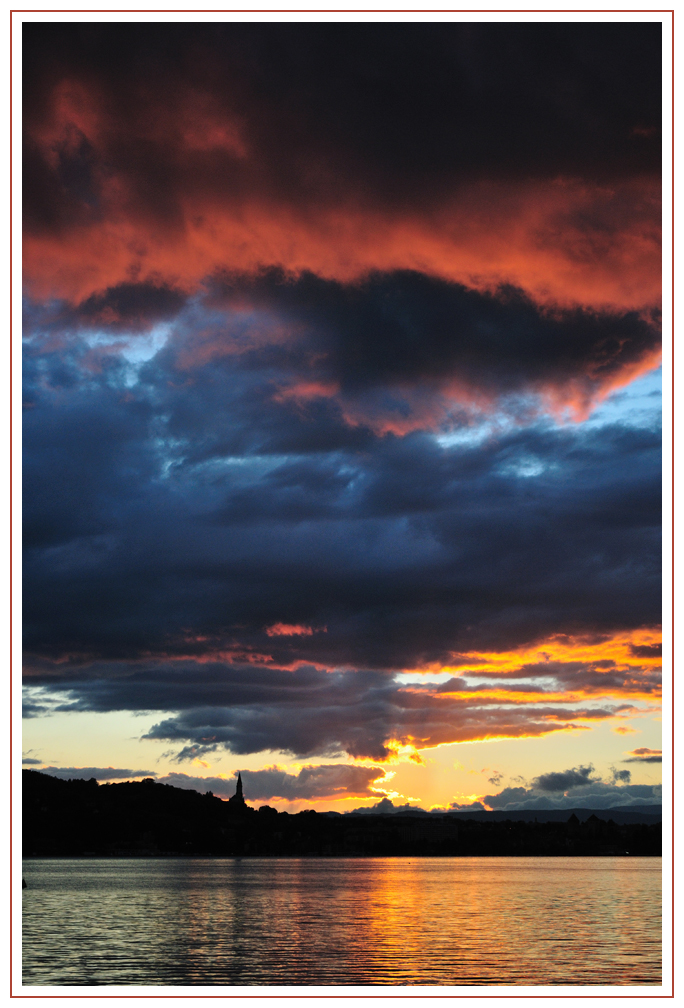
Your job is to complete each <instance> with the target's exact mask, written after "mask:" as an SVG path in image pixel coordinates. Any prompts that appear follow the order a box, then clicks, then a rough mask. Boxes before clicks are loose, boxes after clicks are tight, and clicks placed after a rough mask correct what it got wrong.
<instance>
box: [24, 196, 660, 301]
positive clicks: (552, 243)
mask: <svg viewBox="0 0 684 1008" xmlns="http://www.w3.org/2000/svg"><path fill="white" fill-rule="evenodd" d="M625 185H626V191H625V189H624V188H623V189H622V190H621V189H620V187H619V186H618V187H615V188H611V189H607V188H601V187H598V186H595V185H588V184H586V183H583V182H582V181H580V180H574V179H569V180H556V181H552V182H549V181H544V182H538V183H525V184H513V183H510V184H503V183H498V184H494V183H482V184H479V185H471V186H469V187H462V188H461V189H460V190H459V191H458V192H455V193H454V195H453V196H452V198H451V199H450V200H448V201H446V202H445V203H444V204H443V205H442V206H440V208H439V211H438V212H425V211H424V212H422V213H419V212H417V211H413V212H411V211H404V212H403V213H399V212H393V213H390V212H388V211H386V210H382V209H380V208H375V207H372V206H364V205H363V203H361V202H360V201H359V200H358V199H356V198H354V197H353V196H349V197H347V198H346V199H344V200H343V201H342V202H341V203H340V205H338V206H328V207H325V206H316V207H313V206H310V207H309V206H296V205H292V204H288V203H287V202H286V201H285V200H283V201H277V202H273V201H270V202H265V201H264V199H263V197H258V196H255V195H250V196H249V197H247V198H245V200H244V201H240V202H235V201H233V200H231V198H230V196H227V197H226V198H225V199H221V200H218V201H213V200H210V199H207V198H206V197H203V196H202V195H201V194H200V193H193V194H188V195H182V194H181V195H179V197H178V205H177V206H176V208H175V209H176V212H175V213H174V215H173V220H168V221H159V220H156V221H151V220H149V219H145V217H143V216H140V214H139V212H138V211H137V210H136V206H135V201H134V200H133V198H132V196H131V195H130V194H127V193H126V191H125V185H124V184H123V183H121V185H117V184H115V182H114V181H112V180H110V181H109V182H108V184H107V192H106V194H105V195H104V199H103V203H104V212H103V213H102V214H101V215H100V216H99V219H98V220H97V221H92V222H86V221H82V222H80V223H77V224H75V225H74V226H73V227H70V228H68V229H66V230H63V231H62V232H61V233H60V234H59V235H54V234H53V235H51V234H45V233H43V234H28V235H27V236H26V238H25V244H24V256H25V260H24V261H25V275H26V281H27V285H28V290H29V292H30V293H31V294H32V295H33V296H34V297H37V298H49V297H63V298H67V299H69V300H72V301H81V300H83V299H84V298H86V297H88V296H89V295H90V294H92V293H94V292H98V291H102V290H104V289H105V288H107V287H111V286H114V285H116V284H120V283H123V282H127V281H130V280H131V279H135V280H138V281H144V280H146V281H151V282H156V283H159V282H166V283H169V284H172V285H179V286H181V287H182V288H183V289H185V290H187V291H192V290H196V289H197V288H198V287H199V286H200V285H201V283H202V281H203V280H204V279H205V278H206V277H208V276H210V275H211V274H212V273H214V272H216V271H217V270H226V269H227V270H235V271H243V272H255V271H257V270H259V269H261V268H263V267H264V266H279V267H281V268H282V269H284V270H285V271H286V272H290V273H292V274H299V273H302V272H303V271H310V272H313V273H316V274H317V275H318V276H321V277H324V278H328V279H335V280H341V281H344V282H349V283H353V282H354V281H356V280H359V279H360V278H362V277H364V276H367V275H368V274H369V273H371V272H373V271H392V270H406V269H408V270H418V271H421V272H423V273H426V274H429V275H431V276H435V277H439V278H442V279H445V280H449V281H453V282H456V283H460V284H464V285H465V286H467V287H470V288H473V289H476V290H480V291H491V290H494V289H496V288H497V287H498V286H499V285H501V284H512V285H515V286H517V287H520V288H521V289H522V290H524V291H526V292H527V293H528V294H529V295H530V296H531V297H532V298H533V299H534V300H536V301H537V302H538V303H540V304H545V305H563V306H569V305H583V306H585V307H591V308H596V309H599V308H609V309H616V310H625V309H637V310H638V309H640V308H642V307H644V306H647V305H654V304H657V303H658V301H659V298H660V268H661V266H660V262H661V260H660V246H659V216H658V215H659V210H658V184H657V183H656V182H655V181H654V180H651V179H646V178H645V179H639V180H636V181H634V182H630V183H629V184H625ZM625 202H628V203H630V205H631V206H632V208H633V212H632V213H630V214H629V215H627V214H624V213H623V214H622V216H621V215H620V214H617V213H616V214H615V216H614V219H611V213H612V211H613V210H616V209H617V208H616V204H617V206H618V207H620V206H621V205H622V204H624V203H625ZM314 210H315V212H314ZM607 221H608V223H607Z"/></svg>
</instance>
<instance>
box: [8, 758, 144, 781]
mask: <svg viewBox="0 0 684 1008" xmlns="http://www.w3.org/2000/svg"><path fill="white" fill-rule="evenodd" d="M27 762H31V763H35V762H40V760H30V761H29V760H24V763H27ZM40 773H45V774H49V775H50V776H51V777H59V778H60V779H61V780H91V779H92V778H93V777H94V778H95V780H97V781H109V780H126V779H129V778H135V777H155V776H156V774H155V773H154V771H153V770H127V769H122V768H121V767H93V766H90V767H54V766H48V767H41V769H40Z"/></svg>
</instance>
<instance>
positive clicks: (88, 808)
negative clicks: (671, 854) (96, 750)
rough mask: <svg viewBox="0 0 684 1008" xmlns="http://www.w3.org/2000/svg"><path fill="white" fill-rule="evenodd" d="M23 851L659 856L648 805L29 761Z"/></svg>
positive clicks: (654, 815)
mask: <svg viewBox="0 0 684 1008" xmlns="http://www.w3.org/2000/svg"><path fill="white" fill-rule="evenodd" d="M23 785H24V854H25V856H68V857H74V856H85V855H97V856H113V857H125V856H138V857H144V856H146V857H151V856H176V857H177V856H198V857H201V856H214V857H235V856H253V857H264V856H271V857H273V856H275V857H308V856H318V857H321V856H323V857H325V856H328V857H331V856H333V857H335V856H342V857H344V856H347V857H350V856H351V857H353V856H376V857H393V856H411V857H421V856H488V855H489V856H499V857H500V856H507V855H510V856H516V855H517V856H538V857H540V856H568V855H571V856H578V855H579V856H582V855H586V856H597V855H598V856H600V855H606V856H609V855H636V856H654V855H659V854H660V853H661V823H660V815H659V814H658V810H657V809H656V808H654V807H652V806H647V807H646V808H644V809H640V808H638V807H637V808H613V809H609V810H593V811H592V810H589V809H575V810H570V809H567V810H558V809H554V810H548V811H543V810H539V809H535V810H533V811H532V810H523V811H518V812H513V811H511V812H445V813H443V814H441V813H426V812H422V811H421V810H416V811H415V812H406V811H404V810H402V811H401V812H397V813H394V814H392V813H389V814H387V813H378V814H373V813H372V812H370V813H368V812H367V810H364V811H363V814H360V813H359V814H353V813H347V814H344V815H340V814H339V813H334V812H315V811H312V810H307V811H303V812H298V813H296V814H291V813H288V812H278V811H277V810H276V809H274V808H271V807H270V806H268V805H262V806H261V807H259V808H258V809H257V808H254V807H253V806H251V805H249V804H248V803H247V802H246V800H245V798H244V794H243V787H242V779H241V776H240V775H239V774H238V778H237V787H236V791H235V794H234V795H233V796H232V797H231V798H230V799H228V800H227V801H223V800H222V799H220V798H217V797H215V796H214V795H213V794H212V793H211V792H210V791H208V792H206V793H205V794H200V793H199V792H197V791H189V790H185V789H183V788H176V787H172V786H171V785H169V784H158V783H156V782H155V781H154V780H153V779H152V778H146V779H144V780H142V781H128V782H125V783H122V784H98V783H97V781H96V780H95V779H91V780H61V779H59V778H56V777H52V776H50V775H49V774H43V773H40V772H38V771H35V770H24V771H23Z"/></svg>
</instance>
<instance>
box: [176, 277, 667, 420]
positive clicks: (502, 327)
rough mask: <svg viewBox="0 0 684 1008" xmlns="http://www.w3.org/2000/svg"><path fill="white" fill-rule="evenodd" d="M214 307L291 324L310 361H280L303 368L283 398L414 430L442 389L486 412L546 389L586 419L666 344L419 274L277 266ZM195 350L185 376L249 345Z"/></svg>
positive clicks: (637, 327) (595, 317) (594, 318)
mask: <svg viewBox="0 0 684 1008" xmlns="http://www.w3.org/2000/svg"><path fill="white" fill-rule="evenodd" d="M212 302H213V303H214V304H216V305H217V306H221V305H222V304H224V305H226V304H227V306H228V307H229V308H230V306H231V304H233V305H236V306H239V307H240V308H242V309H243V311H244V309H245V306H246V305H250V306H253V307H254V309H255V310H257V311H258V310H261V311H262V312H270V313H272V318H274V319H278V320H281V319H283V320H286V323H287V325H288V326H289V328H290V331H291V333H292V334H293V335H294V334H296V339H297V349H298V350H299V353H300V355H301V357H300V360H299V361H297V360H296V358H295V357H294V354H293V350H292V349H290V350H289V353H282V354H281V358H280V364H281V366H282V367H283V370H284V371H285V374H286V375H287V371H288V367H289V368H290V369H292V370H293V371H294V374H293V376H292V378H291V379H290V383H289V384H291V386H292V388H291V390H288V382H287V381H286V380H284V381H283V387H284V390H285V395H291V397H292V398H293V399H294V400H295V401H296V400H297V389H298V387H302V388H303V392H302V396H301V397H300V398H302V399H303V398H305V397H306V396H308V395H310V393H307V392H306V389H307V387H309V386H312V385H313V386H314V387H315V385H316V384H318V385H320V387H321V389H322V390H323V393H322V394H323V395H325V394H326V393H325V389H326V387H327V388H330V387H331V386H334V387H335V388H336V389H337V390H338V392H337V395H338V398H339V399H340V400H341V402H342V404H343V409H346V411H347V413H348V414H349V415H350V417H351V418H352V420H353V421H356V422H359V423H363V422H364V420H365V421H366V422H370V424H371V426H373V425H374V423H375V425H376V426H377V425H378V424H381V423H382V421H383V420H386V421H388V422H390V423H391V421H392V420H395V423H401V422H402V421H403V422H404V423H406V421H407V419H408V417H410V414H411V412H412V411H415V412H416V414H417V423H416V424H415V426H424V425H427V426H432V425H436V424H438V423H439V420H440V419H441V417H440V407H439V403H438V397H439V395H440V393H441V394H442V395H444V396H445V398H447V399H451V400H452V401H453V400H455V401H456V403H458V400H459V398H461V399H462V406H463V408H465V410H466V411H467V409H468V407H475V406H477V405H478V396H479V397H480V401H479V405H480V407H481V408H482V407H485V408H486V406H488V405H491V400H492V398H493V399H494V400H495V401H496V400H499V399H500V398H501V397H502V396H506V395H511V394H520V393H525V392H536V393H541V394H542V395H543V394H544V393H546V394H547V395H550V396H552V397H554V398H555V399H557V400H558V405H559V407H562V406H563V405H566V406H568V407H569V408H571V409H575V410H576V411H577V412H580V413H581V412H583V411H584V410H585V409H586V407H587V405H588V404H590V403H591V401H592V398H593V397H595V396H596V394H597V393H598V392H599V391H600V390H601V389H603V388H604V387H605V386H609V385H610V383H611V382H614V381H615V379H616V378H618V377H619V376H620V375H621V374H622V373H623V372H624V371H625V369H627V368H634V367H635V366H637V367H639V366H640V365H641V363H642V362H643V361H644V360H646V359H648V360H652V359H654V358H653V354H654V352H657V350H658V348H659V332H658V327H657V324H656V323H655V322H654V321H653V320H651V321H650V322H649V321H648V320H647V319H646V318H645V317H643V315H640V314H638V313H636V312H633V313H608V312H596V311H586V310H581V309H579V308H577V309H567V310H565V311H560V310H556V311H555V312H554V313H549V312H548V311H544V310H542V309H540V308H539V307H538V306H537V305H535V304H534V303H533V302H532V301H531V300H530V299H529V298H528V297H526V296H525V295H524V294H523V293H522V292H521V291H519V290H515V289H513V288H505V287H502V288H500V289H499V290H498V291H497V293H496V295H489V294H481V293H478V292H476V291H472V290H467V289H466V288H465V287H463V286H459V285H458V284H453V283H447V282H445V281H443V280H438V279H435V278H431V277H427V276H422V275H421V274H419V273H416V272H397V273H393V274H391V275H375V276H373V277H371V278H369V279H367V280H365V281H363V282H358V283H356V284H354V285H352V286H349V285H343V284H339V283H335V282H333V281H326V280H322V279H320V278H318V277H315V276H313V275H310V274H309V275H305V276H303V277H301V278H300V279H299V280H297V281H295V280H292V279H291V278H290V279H288V278H286V277H284V276H283V275H282V273H279V272H278V271H269V272H267V273H264V274H262V276H261V277H258V278H256V279H254V280H252V281H247V280H245V279H238V278H234V279H233V281H232V284H231V283H228V284H227V285H226V286H221V285H219V284H218V283H216V284H214V287H213V292H212V298H211V299H210V301H209V304H212ZM262 324H263V325H264V327H267V325H268V323H266V322H264V323H262ZM272 324H273V323H272ZM275 339H277V336H276V337H275ZM188 343H189V346H186V345H183V346H182V349H181V352H180V353H179V354H178V357H177V361H176V366H179V367H180V368H181V369H182V370H183V369H185V368H187V364H186V365H185V368H184V361H187V360H188V359H190V360H192V358H193V349H194V353H195V359H201V355H202V354H204V355H209V354H212V355H213V356H215V357H218V358H220V357H221V356H223V355H225V354H228V353H235V352H236V351H237V350H238V349H239V344H238V345H236V344H235V342H232V343H231V340H230V337H229V330H228V326H227V325H226V324H225V323H224V325H223V326H221V327H220V328H219V327H217V329H216V330H214V332H212V330H211V329H207V327H206V326H203V327H202V328H201V329H200V332H199V333H198V334H197V335H196V336H194V337H193V336H189V339H188ZM193 343H194V347H193ZM293 365H294V367H293ZM569 385H572V389H571V390H570V388H568V386H569ZM450 386H451V388H450ZM453 386H456V388H455V389H454V388H453ZM281 394H282V393H281ZM327 394H328V395H331V393H330V392H328V393H327ZM392 400H395V403H396V404H395V405H394V408H393V406H392ZM528 409H529V405H528ZM407 413H408V416H407ZM408 429H410V425H409V426H408Z"/></svg>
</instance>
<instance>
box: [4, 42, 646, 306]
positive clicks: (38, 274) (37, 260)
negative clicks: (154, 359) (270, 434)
mask: <svg viewBox="0 0 684 1008" xmlns="http://www.w3.org/2000/svg"><path fill="white" fill-rule="evenodd" d="M246 53H249V54H250V56H249V57H247V56H246ZM659 55H660V33H659V27H658V26H657V25H644V24H641V25H638V26H637V25H627V24H623V25H617V24H605V25H599V24H591V25H579V24H577V25H572V24H563V25H557V26H556V25H551V24H538V25H523V24H507V25H506V26H505V30H503V28H502V26H499V25H494V24H486V25H485V24H483V25H474V24H471V25H440V26H436V25H427V24H425V25H420V26H418V25H410V26H408V25H401V24H396V25H387V24H383V25H334V26H330V25H296V26H288V25H260V26H259V25H237V24H232V25H228V24H225V25H214V26H212V31H211V32H209V31H208V29H207V26H204V25H199V24H195V25H192V26H188V25H185V26H184V32H183V35H182V36H180V35H179V33H178V27H177V26H174V25H170V24H169V25H162V24H155V25H153V26H141V25H135V26H134V28H133V27H131V26H126V25H123V24H121V25H116V26H115V25H107V26H101V27H100V29H99V34H98V35H97V36H96V35H95V34H94V33H93V34H90V35H89V37H88V38H87V39H86V38H84V37H83V36H81V35H79V34H78V32H77V30H76V29H75V28H74V27H73V26H68V25H59V26H58V25H55V24H50V25H31V26H30V29H28V28H27V35H26V39H25V56H24V59H25V65H26V68H27V79H28V80H30V81H31V86H30V87H27V88H26V90H25V96H24V97H25V103H24V124H25V128H26V132H27V143H26V168H25V182H24V194H25V198H26V213H25V219H26V230H27V236H26V242H25V250H26V269H27V280H28V282H29V284H30V286H31V288H32V289H33V290H34V291H35V292H37V293H39V296H41V297H54V296H60V295H62V296H64V295H65V296H67V297H69V298H70V299H73V300H76V301H81V300H82V299H84V298H87V297H91V296H93V294H95V295H96V296H99V292H100V291H103V290H104V289H106V288H112V287H116V286H118V285H120V284H123V283H126V282H129V281H130V278H131V276H135V277H136V278H137V280H139V281H142V282H146V283H151V282H156V283H158V282H159V279H160V278H161V280H162V282H164V283H172V282H176V281H177V280H178V278H179V277H180V278H181V281H182V282H183V283H184V284H185V285H186V288H188V289H196V288H197V286H198V285H199V283H200V282H201V281H202V280H203V279H204V278H205V277H206V276H208V275H210V274H212V273H213V272H214V271H215V270H216V269H217V268H220V267H226V266H227V267H229V268H232V269H238V270H242V271H248V272H251V271H254V270H256V269H258V268H260V267H261V266H262V265H264V264H269V265H278V266H281V267H282V268H284V269H285V270H287V271H292V272H301V271H304V270H309V271H311V272H315V273H317V274H318V275H320V276H325V277H328V278H331V279H333V278H335V279H341V280H343V281H344V282H349V281H355V280H357V279H359V278H360V277H362V276H363V275H365V274H367V273H368V272H370V271H373V270H381V271H387V270H394V269H420V270H421V271H422V272H425V273H427V274H431V275H434V276H440V277H443V278H444V279H448V280H451V281H456V282H459V283H468V284H470V285H472V286H474V287H478V288H488V287H490V286H492V285H494V286H495V285H497V284H499V283H501V282H507V283H514V284H516V285H517V286H520V287H521V288H523V289H525V290H527V291H528V292H529V293H531V294H532V295H533V296H535V297H537V298H539V299H541V300H551V301H560V302H567V301H570V302H579V303H583V304H591V305H592V306H593V307H598V306H601V305H606V304H609V305H614V306H618V307H628V308H631V307H640V306H642V305H643V304H646V303H653V302H654V300H656V299H657V297H658V284H659V276H660V264H659V254H658V224H659V221H658V208H657V199H658V184H657V175H658V171H659V154H660V150H659V137H658V124H659V122H660V67H659ZM521 60H522V61H523V65H524V67H525V73H521V72H520V66H521V62H520V61H521ZM635 66H637V67H639V73H638V74H635V73H634V67H635ZM399 68H401V69H400V71H399ZM637 76H638V79H639V84H640V86H639V88H636V87H635V83H634V81H635V77H637ZM283 81H287V86H286V87H283ZM483 82H486V83H483ZM568 94H572V95H573V100H572V101H571V102H570V101H568ZM142 150H144V151H145V155H144V157H143V156H142V155H141V153H140V152H141V151H142ZM530 165H533V166H534V177H532V178H530Z"/></svg>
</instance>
